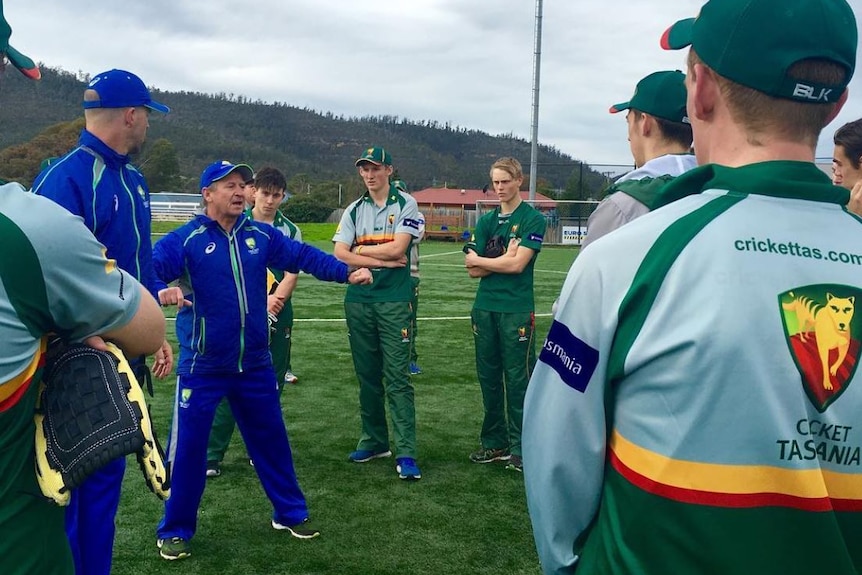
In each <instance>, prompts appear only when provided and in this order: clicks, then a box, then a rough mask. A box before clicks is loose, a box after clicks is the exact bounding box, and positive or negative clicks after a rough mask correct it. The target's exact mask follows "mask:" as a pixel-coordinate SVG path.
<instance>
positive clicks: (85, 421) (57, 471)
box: [34, 343, 170, 505]
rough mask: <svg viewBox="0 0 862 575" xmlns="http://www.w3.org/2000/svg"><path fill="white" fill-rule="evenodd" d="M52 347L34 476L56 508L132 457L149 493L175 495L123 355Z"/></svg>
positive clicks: (81, 347)
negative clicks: (109, 467) (112, 464)
mask: <svg viewBox="0 0 862 575" xmlns="http://www.w3.org/2000/svg"><path fill="white" fill-rule="evenodd" d="M107 346H108V350H109V351H107V352H105V351H100V350H97V349H94V348H92V347H89V346H86V345H83V344H76V345H70V346H66V345H64V344H62V343H52V345H51V347H50V348H49V350H48V357H47V364H46V367H45V374H44V377H43V378H42V383H41V384H40V390H39V401H38V402H37V406H36V415H35V418H34V421H35V424H36V474H37V477H38V480H39V486H40V488H41V489H42V493H43V494H44V495H45V496H46V497H49V498H50V499H52V500H54V501H55V502H56V503H57V504H59V505H67V504H68V503H69V492H70V491H71V490H72V489H74V488H75V487H77V486H79V485H81V483H83V482H84V480H85V479H86V478H87V477H89V476H90V475H91V474H92V473H93V472H94V471H96V470H98V469H100V468H102V467H103V466H105V465H106V464H108V463H109V462H110V461H112V460H114V459H118V458H120V457H125V456H126V455H128V454H129V453H135V454H136V456H137V459H138V463H139V464H140V466H141V469H142V471H143V473H144V479H145V481H146V483H147V486H148V487H149V488H150V490H151V491H152V492H153V493H155V494H156V495H157V496H158V497H159V498H160V499H167V498H168V497H169V496H170V476H169V472H168V469H167V467H165V464H164V456H163V453H162V450H161V446H160V445H159V443H158V441H157V440H156V437H155V435H154V433H153V426H152V422H151V420H150V414H149V409H148V408H147V404H146V401H145V400H144V394H143V392H142V390H141V386H140V385H139V384H138V381H137V379H136V378H135V376H134V374H133V372H132V368H131V366H129V363H128V362H127V361H126V358H125V356H124V355H123V352H122V351H120V349H119V348H117V347H116V346H115V345H113V344H111V343H108V344H107Z"/></svg>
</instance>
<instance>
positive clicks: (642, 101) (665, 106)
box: [609, 70, 689, 124]
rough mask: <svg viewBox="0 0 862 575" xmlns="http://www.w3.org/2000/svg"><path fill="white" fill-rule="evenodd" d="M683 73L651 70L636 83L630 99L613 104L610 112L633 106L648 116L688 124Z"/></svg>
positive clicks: (613, 112) (614, 112)
mask: <svg viewBox="0 0 862 575" xmlns="http://www.w3.org/2000/svg"><path fill="white" fill-rule="evenodd" d="M685 98H686V91H685V74H683V73H682V72H680V71H679V70H668V71H663V72H653V73H652V74H650V75H649V76H647V77H646V78H644V79H643V80H641V81H640V82H638V83H637V86H636V87H635V93H634V95H633V96H632V99H631V100H629V101H628V102H623V103H622V104H614V105H613V106H611V109H610V110H609V111H610V113H611V114H616V113H617V112H622V111H623V110H628V109H631V108H634V109H635V110H639V111H641V112H644V113H646V114H649V115H650V116H656V117H658V118H663V119H665V120H670V121H671V122H684V123H686V124H688V123H689V122H688V115H687V114H686V112H685Z"/></svg>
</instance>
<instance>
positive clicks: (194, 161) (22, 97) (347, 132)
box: [0, 66, 604, 191]
mask: <svg viewBox="0 0 862 575" xmlns="http://www.w3.org/2000/svg"><path fill="white" fill-rule="evenodd" d="M42 72H43V78H42V80H41V81H40V82H31V81H29V80H26V79H25V78H23V77H22V76H21V75H19V74H9V75H7V76H6V77H5V78H4V82H3V85H2V90H3V95H2V98H3V100H2V101H3V106H2V107H0V125H2V126H3V130H2V131H0V175H2V176H6V177H10V176H11V177H15V178H17V179H26V178H24V177H23V176H21V175H19V174H16V173H11V174H10V173H9V168H8V166H9V160H10V158H18V159H19V160H20V161H21V162H25V163H26V162H29V163H30V164H32V163H33V162H34V161H35V162H36V166H38V161H40V160H41V159H42V158H38V159H36V158H23V157H22V154H21V153H20V152H19V151H18V150H17V149H16V148H15V146H16V145H21V144H24V143H27V142H30V141H31V140H32V139H33V138H35V137H36V136H37V135H39V134H41V133H42V132H43V131H45V130H46V129H48V128H49V127H51V126H55V125H56V124H58V123H61V122H71V121H74V120H76V119H79V118H81V117H82V110H81V106H80V102H81V98H82V94H83V91H84V89H85V86H86V79H87V78H86V77H85V76H84V75H83V74H78V75H75V74H71V73H69V72H65V71H62V70H58V69H53V68H50V67H48V66H45V67H43V69H42ZM154 97H155V98H156V99H157V100H159V101H161V102H164V103H165V104H167V105H169V106H170V107H171V108H172V112H171V113H170V114H168V115H167V116H160V115H154V116H153V118H152V121H151V125H150V132H149V136H148V140H149V142H153V141H155V140H157V139H159V138H166V139H167V140H169V141H170V142H171V143H172V144H173V146H174V148H175V149H176V152H177V156H178V160H179V166H180V176H181V178H180V179H181V180H183V181H185V182H187V184H186V185H184V187H188V188H189V189H188V190H176V191H195V190H194V187H195V186H194V182H196V180H197V176H198V175H199V174H200V170H201V169H202V168H203V166H205V165H206V164H208V163H209V162H211V161H213V160H215V159H220V158H229V159H231V160H233V161H244V162H248V163H250V164H251V165H253V166H261V165H264V164H272V165H275V166H278V167H279V168H280V169H282V170H283V171H285V172H286V173H287V174H288V176H295V175H297V174H301V175H304V176H305V178H306V180H305V181H309V182H321V181H342V180H345V179H347V178H353V179H355V172H354V169H353V161H354V160H355V158H356V157H357V155H358V154H359V153H360V152H361V150H362V149H363V148H365V147H366V146H369V145H381V146H384V147H386V148H387V149H388V150H389V151H390V152H391V153H392V155H393V157H394V158H395V163H396V168H397V170H398V174H399V176H400V177H401V178H402V179H404V180H406V181H407V182H409V183H410V185H411V187H412V188H413V189H419V188H423V187H427V186H440V187H442V186H448V187H472V188H481V187H482V186H483V185H484V184H485V183H487V172H488V168H489V166H490V165H491V163H492V162H493V161H494V160H495V159H496V158H498V157H500V156H515V157H517V158H518V159H520V160H521V162H522V163H523V164H524V165H525V167H528V166H529V161H530V143H529V142H527V141H526V140H523V139H520V138H515V137H513V136H509V135H498V136H492V135H490V134H487V133H484V132H480V131H477V130H470V129H467V128H461V127H453V126H450V125H447V124H440V123H438V122H436V121H434V120H430V121H428V120H420V121H417V120H412V119H404V118H398V117H394V116H387V115H381V116H377V117H365V118H345V117H336V116H334V115H332V114H331V113H325V112H318V111H314V110H309V109H303V108H298V107H295V106H291V105H289V103H265V102H262V101H250V100H248V99H247V98H245V97H242V96H234V95H232V94H231V95H226V94H214V95H213V94H200V93H191V92H162V91H159V90H158V89H155V90H154ZM55 130H56V128H55ZM10 147H11V148H10ZM539 150H540V151H539V154H540V155H539V158H540V160H539V161H540V164H539V177H540V178H541V179H542V180H543V182H542V183H543V184H544V186H545V187H547V188H554V189H556V188H564V187H566V185H567V183H570V180H571V179H572V178H573V177H576V178H577V177H578V174H579V173H580V167H579V165H578V161H577V160H575V159H574V158H572V157H570V156H568V155H566V154H563V153H561V152H559V151H558V150H556V149H555V148H553V147H549V146H540V148H539ZM46 155H47V154H46ZM144 159H146V150H145V152H144ZM33 169H35V168H33ZM584 172H585V174H586V175H585V176H584V180H585V181H587V180H588V179H589V181H590V182H591V184H590V187H593V186H600V185H601V183H602V182H603V181H604V180H603V177H602V176H601V175H600V174H597V173H595V172H592V171H590V170H584ZM34 173H35V172H34ZM593 182H594V183H593ZM153 191H159V190H153Z"/></svg>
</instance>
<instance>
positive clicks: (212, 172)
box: [201, 160, 254, 189]
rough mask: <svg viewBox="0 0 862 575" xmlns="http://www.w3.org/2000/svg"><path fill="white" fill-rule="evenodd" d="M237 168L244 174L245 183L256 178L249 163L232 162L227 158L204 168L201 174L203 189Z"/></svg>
mask: <svg viewBox="0 0 862 575" xmlns="http://www.w3.org/2000/svg"><path fill="white" fill-rule="evenodd" d="M237 170H239V172H240V175H241V176H242V181H243V183H245V182H248V181H251V180H253V179H254V170H252V169H251V166H249V165H248V164H231V163H230V162H228V161H227V160H220V161H218V162H213V163H212V164H210V165H209V166H207V167H206V168H204V171H203V173H202V174H201V189H204V188H208V187H210V186H211V185H212V183H213V182H217V181H219V180H221V179H222V178H224V177H226V176H227V175H228V174H230V173H231V172H234V171H237Z"/></svg>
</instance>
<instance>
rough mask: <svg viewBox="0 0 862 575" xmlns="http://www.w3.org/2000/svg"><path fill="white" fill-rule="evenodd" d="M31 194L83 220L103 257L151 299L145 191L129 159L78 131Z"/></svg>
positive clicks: (148, 227) (146, 192)
mask: <svg viewBox="0 0 862 575" xmlns="http://www.w3.org/2000/svg"><path fill="white" fill-rule="evenodd" d="M33 193H35V194H38V195H40V196H45V197H46V198H50V199H51V200H53V201H55V202H56V203H58V204H60V205H61V206H63V207H64V208H66V209H67V210H69V211H70V212H72V213H73V214H75V215H77V216H80V217H81V218H83V219H84V224H85V225H86V226H87V227H88V228H90V231H92V232H93V235H94V236H96V239H98V240H99V241H100V242H101V243H102V245H104V246H105V248H107V256H108V257H109V258H111V259H113V260H116V262H117V265H118V266H120V268H121V269H123V270H125V271H126V272H128V273H129V274H131V275H133V276H135V278H137V279H138V280H139V281H140V282H141V283H142V284H143V285H145V286H146V287H147V288H148V289H149V290H150V291H151V292H153V295H156V293H157V292H156V291H154V290H153V287H154V284H153V280H154V279H155V278H154V277H153V268H152V259H153V246H152V242H151V240H150V191H149V188H147V183H146V181H144V176H143V175H141V173H140V172H138V170H137V169H136V168H135V167H134V166H133V165H132V164H131V161H130V160H129V156H125V155H122V154H118V153H117V152H115V151H114V150H112V149H111V148H109V147H108V146H107V145H106V144H105V143H104V142H102V140H100V139H99V138H97V137H96V136H94V135H93V134H91V133H90V132H88V131H87V130H84V131H83V132H81V137H80V138H79V139H78V147H76V148H75V149H74V150H72V151H71V152H69V153H68V154H66V155H65V156H63V157H62V158H60V159H58V160H57V161H55V162H53V163H52V164H51V165H50V166H48V167H47V168H45V169H44V170H42V172H41V173H40V174H39V175H38V176H36V180H35V181H34V182H33Z"/></svg>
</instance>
